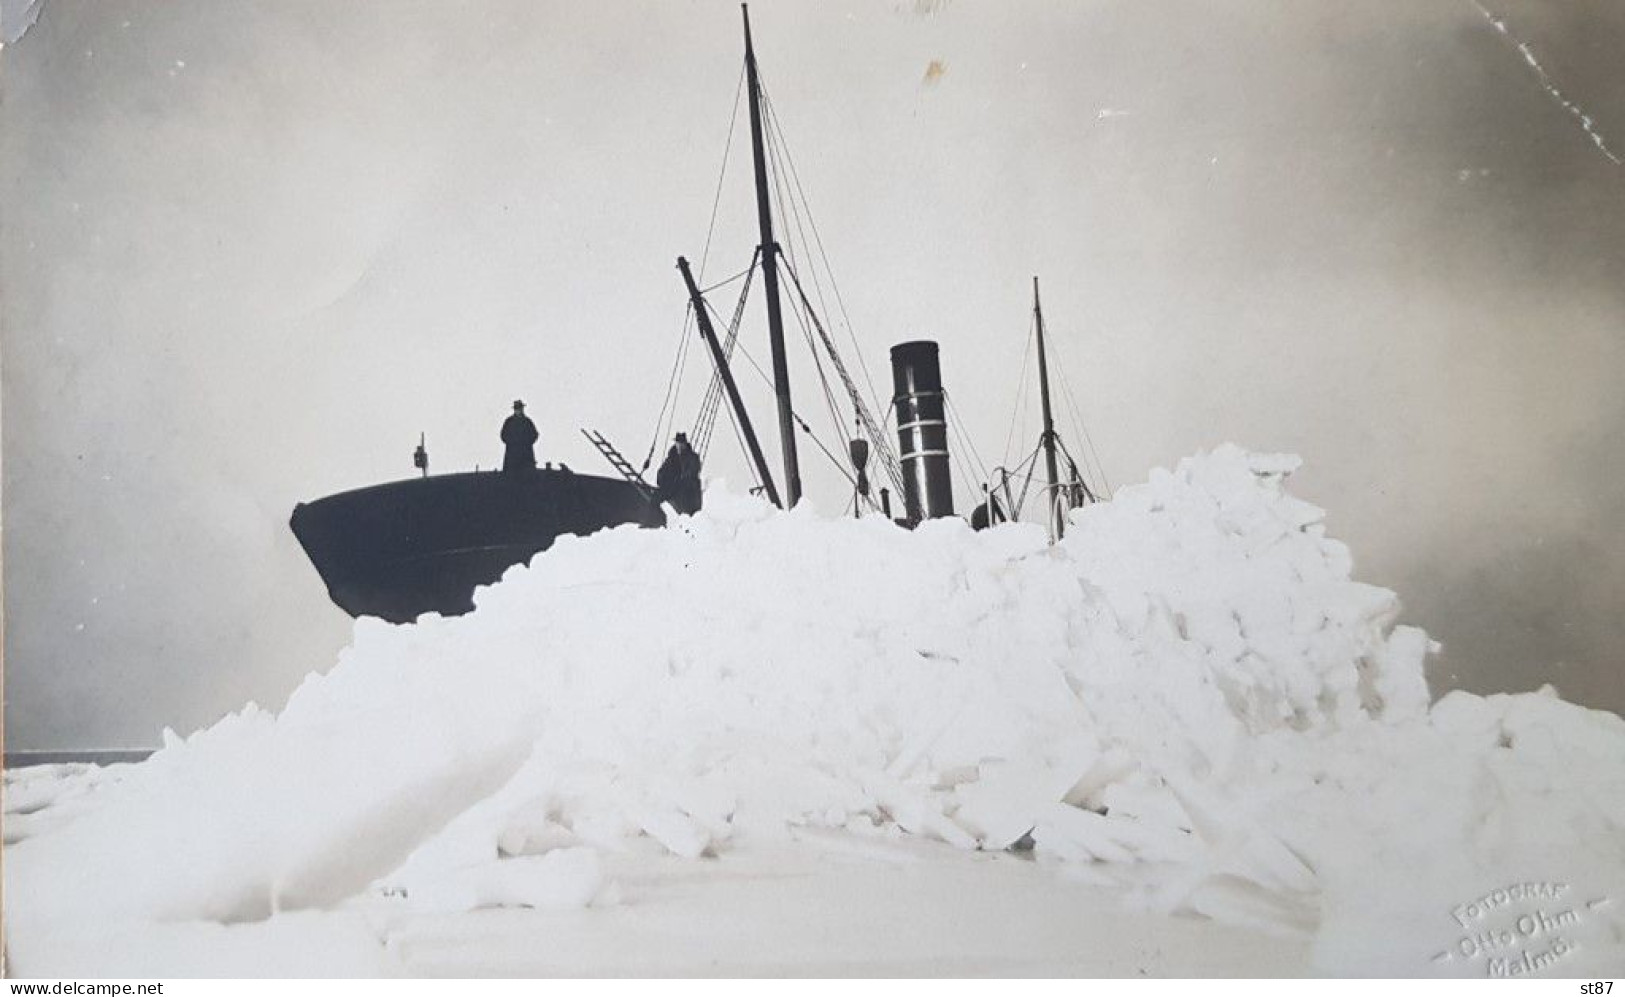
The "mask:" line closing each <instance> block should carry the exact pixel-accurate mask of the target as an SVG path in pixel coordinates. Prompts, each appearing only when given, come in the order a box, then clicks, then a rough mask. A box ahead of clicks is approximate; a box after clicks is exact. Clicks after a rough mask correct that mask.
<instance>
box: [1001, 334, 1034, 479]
mask: <svg viewBox="0 0 1625 997" xmlns="http://www.w3.org/2000/svg"><path fill="white" fill-rule="evenodd" d="M1036 327H1037V319H1036V317H1034V318H1029V319H1028V320H1027V348H1026V350H1025V351H1024V352H1023V353H1022V354H1021V376H1020V377H1019V378H1017V379H1016V401H1015V405H1014V406H1013V407H1012V409H1011V411H1010V430H1009V432H1007V433H1005V434H1004V457H1003V458H1002V460H1001V461H1000V462H1001V463H1003V464H1009V463H1010V445H1011V444H1012V443H1014V442H1015V439H1016V424H1017V423H1018V422H1020V421H1021V417H1022V416H1023V415H1026V414H1027V408H1026V399H1027V368H1028V367H1029V366H1030V365H1031V363H1032V358H1033V338H1034V337H1033V331H1034V329H1035V328H1036Z"/></svg>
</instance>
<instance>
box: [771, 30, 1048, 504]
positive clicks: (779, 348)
mask: <svg viewBox="0 0 1625 997" xmlns="http://www.w3.org/2000/svg"><path fill="white" fill-rule="evenodd" d="M739 8H740V12H741V13H742V14H743V15H744V17H745V83H746V86H747V87H748V88H749V90H750V149H751V157H752V159H753V160H754V162H755V165H756V221H757V224H758V226H759V227H760V228H761V231H762V287H763V289H764V290H765V291H766V292H767V334H768V339H769V341H770V342H771V343H772V346H773V393H774V394H775V395H777V396H778V400H779V445H780V447H781V448H783V450H784V491H785V500H786V503H787V504H786V507H787V508H788V507H790V506H794V505H795V504H796V503H797V502H799V501H800V500H801V462H800V461H799V460H798V459H797V457H796V432H795V414H794V410H793V409H791V407H790V367H789V365H788V364H787V363H785V359H784V316H783V315H781V314H780V312H779V268H778V258H779V246H778V243H776V242H774V241H773V209H772V208H771V206H770V205H769V202H768V191H767V156H766V153H765V151H764V149H763V138H762V83H761V80H760V79H758V78H757V76H756V50H755V49H754V48H752V47H751V43H750V7H749V6H748V5H746V4H740V5H739ZM1051 463H1052V465H1053V461H1052V462H1051ZM1051 476H1052V477H1053V475H1051Z"/></svg>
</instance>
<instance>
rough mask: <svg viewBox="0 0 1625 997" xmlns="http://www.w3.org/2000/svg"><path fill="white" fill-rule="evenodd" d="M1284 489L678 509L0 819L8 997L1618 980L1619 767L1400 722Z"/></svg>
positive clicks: (1344, 598) (1270, 461)
mask: <svg viewBox="0 0 1625 997" xmlns="http://www.w3.org/2000/svg"><path fill="white" fill-rule="evenodd" d="M1297 463H1298V462H1297V459H1296V458H1293V457H1289V456H1282V455H1269V454H1255V453H1248V452H1245V451H1243V450H1240V449H1238V448H1235V447H1230V446H1226V447H1222V448H1220V449H1218V450H1216V451H1214V452H1212V453H1207V454H1202V455H1198V456H1196V457H1192V458H1189V459H1187V460H1185V461H1183V462H1181V463H1180V464H1179V466H1178V467H1176V468H1174V469H1173V470H1171V471H1162V470H1159V471H1157V472H1154V473H1153V474H1152V476H1151V478H1150V480H1149V481H1147V482H1146V483H1144V484H1141V485H1137V486H1132V487H1127V488H1123V489H1121V490H1120V491H1119V492H1118V493H1117V495H1116V496H1115V497H1113V498H1112V499H1111V500H1110V501H1108V502H1103V503H1100V504H1097V505H1093V506H1089V507H1087V508H1084V509H1080V510H1077V511H1076V512H1074V513H1073V514H1072V519H1071V522H1070V525H1069V528H1068V530H1067V533H1066V536H1065V539H1064V540H1062V541H1061V542H1060V543H1056V544H1053V545H1051V544H1050V543H1049V542H1048V538H1047V536H1046V534H1045V532H1044V531H1043V530H1042V529H1041V528H1038V527H1035V526H1030V525H1020V524H1016V525H1007V526H1002V527H998V528H995V529H991V530H987V531H983V532H973V531H972V530H970V529H969V527H968V526H966V525H965V524H964V523H963V522H960V521H958V520H939V521H932V522H928V523H925V524H923V525H922V526H920V527H919V528H918V529H916V530H913V531H907V530H901V529H898V528H896V527H895V526H893V525H892V524H890V523H889V522H887V521H886V520H885V519H883V518H880V517H871V518H867V519H862V520H853V519H849V518H839V517H827V516H821V515H820V514H818V513H817V512H816V511H814V510H812V509H811V508H805V507H803V508H798V509H797V510H795V511H792V512H788V513H785V512H780V511H778V510H776V509H773V508H772V507H770V506H768V505H767V504H765V503H763V502H761V501H759V500H756V499H753V498H748V497H743V496H739V495H736V494H731V493H729V492H727V491H726V490H725V489H723V488H722V487H721V486H713V487H712V488H711V489H710V490H709V491H708V493H707V496H706V508H705V510H704V511H703V512H701V513H699V514H697V515H695V516H693V517H684V518H680V519H677V520H675V521H674V525H672V526H671V527H669V528H667V529H663V530H642V529H637V528H635V527H625V528H620V529H615V530H610V531H606V532H603V533H599V534H596V535H594V536H591V537H587V538H571V537H566V538H562V539H561V540H560V541H559V542H558V543H557V544H556V545H555V546H554V547H553V548H552V549H550V550H548V551H547V552H545V553H543V554H541V555H538V556H537V557H536V558H535V559H534V560H533V561H532V562H531V564H530V565H529V566H528V567H516V568H514V569H512V570H510V571H509V572H508V574H507V575H506V576H505V577H504V578H503V580H502V581H501V582H500V583H499V584H497V585H494V586H492V587H490V588H487V589H482V590H480V591H479V592H478V594H477V597H476V601H477V605H478V608H477V610H476V611H475V612H474V613H472V614H469V615H467V616H463V617H459V618H455V619H444V618H440V617H437V616H426V617H424V618H422V619H420V620H419V621H418V622H417V623H416V624H413V625H407V626H398V627H397V626H390V625H387V624H383V623H379V622H377V621H369V620H362V621H359V622H358V623H357V625H356V628H355V633H354V639H353V641H352V643H351V645H350V646H349V647H348V648H347V649H346V650H345V651H344V652H343V653H342V654H341V655H340V657H339V660H338V662H337V663H336V664H334V665H332V666H331V667H330V668H327V667H325V665H326V663H321V664H323V665H324V667H323V669H322V670H320V671H316V672H312V674H310V676H309V677H307V678H306V679H305V681H304V683H303V684H302V685H301V686H300V687H299V689H298V690H297V691H296V692H295V693H294V694H293V696H292V697H291V698H290V699H289V701H288V703H287V706H286V707H285V708H284V709H283V710H282V711H281V712H280V713H276V714H273V713H270V712H268V711H265V710H262V709H259V708H257V707H255V706H253V705H249V706H247V707H245V708H244V709H243V710H242V711H240V712H238V713H236V714H233V715H230V716H228V717H226V718H224V719H223V720H221V721H220V722H219V723H217V724H215V725H214V726H213V727H210V728H208V729H205V730H202V731H199V732H197V733H196V734H193V735H191V736H190V737H186V738H181V737H177V736H175V735H173V734H170V733H167V732H166V734H165V739H164V741H165V743H164V747H163V748H162V750H160V751H159V752H158V753H157V754H155V755H154V756H152V758H151V759H149V760H148V761H146V762H144V763H141V764H138V765H123V766H112V767H108V768H95V767H75V766H48V767H39V768H36V769H23V770H14V771H10V772H7V774H6V787H5V789H6V794H5V795H6V804H5V805H6V810H7V817H6V846H7V847H6V852H5V886H6V893H5V907H6V943H7V958H8V960H9V968H10V970H11V972H12V973H13V974H14V975H36V976H87V975H94V974H108V975H120V976H126V977H134V976H189V975H272V974H276V975H342V974H358V975H391V974H439V973H444V974H451V975H468V974H481V973H490V974H526V975H530V974H543V973H560V974H570V975H580V974H605V973H610V974H620V973H626V974H641V973H651V974H690V973H695V974H731V973H766V974H780V973H788V974H796V973H808V974H812V973H818V974H830V973H864V974H880V975H886V974H936V973H945V974H955V975H958V974H978V973H997V974H1011V975H1020V974H1028V973H1046V974H1051V973H1053V974H1068V973H1071V974H1080V975H1090V974H1100V975H1136V974H1150V975H1202V974H1215V975H1217V974H1223V975H1298V974H1330V975H1384V976H1393V975H1398V976H1503V975H1504V976H1524V975H1537V976H1539V975H1545V976H1575V975H1584V974H1596V973H1606V972H1613V973H1616V974H1617V973H1618V972H1619V971H1620V969H1621V968H1622V967H1625V721H1622V720H1621V718H1620V717H1618V716H1616V715H1614V714H1611V713H1604V712H1600V711H1593V710H1587V709H1584V708H1582V707H1579V706H1575V705H1572V704H1569V703H1566V702H1564V701H1562V700H1561V699H1560V698H1558V696H1557V695H1556V694H1555V693H1554V692H1552V691H1551V690H1549V689H1546V690H1541V691H1537V692H1531V693H1526V694H1520V695H1499V696H1489V697H1481V696H1476V695H1471V694H1468V693H1464V692H1460V691H1455V692H1449V693H1446V694H1445V695H1443V696H1441V697H1439V698H1438V699H1437V700H1434V699H1433V698H1432V696H1431V695H1430V692H1429V689H1428V686H1427V682H1426V680H1425V678H1424V664H1425V660H1426V659H1427V657H1428V656H1429V654H1431V653H1433V652H1434V651H1436V650H1437V648H1436V645H1434V644H1433V642H1432V641H1431V640H1430V639H1429V638H1428V636H1427V635H1426V634H1425V633H1424V632H1423V631H1421V630H1420V629H1417V628H1415V627H1412V626H1405V625H1398V624H1397V622H1396V621H1397V620H1398V617H1399V614H1400V602H1399V600H1398V598H1397V597H1396V595H1395V594H1394V593H1392V592H1390V591H1388V590H1386V589H1382V588H1378V587H1375V586H1372V585H1368V584H1363V583H1361V582H1357V581H1354V580H1353V579H1352V577H1351V573H1352V569H1353V560H1352V558H1351V555H1350V552H1349V551H1348V549H1347V548H1346V547H1345V546H1344V545H1343V544H1341V543H1339V542H1337V541H1335V540H1333V539H1330V538H1328V537H1327V536H1326V534H1325V529H1324V526H1323V513H1322V511H1321V510H1320V509H1318V508H1316V507H1314V506H1312V505H1310V504H1308V503H1306V502H1304V501H1302V500H1299V499H1297V498H1295V497H1293V496H1292V495H1291V494H1290V492H1289V491H1288V489H1287V487H1286V484H1287V479H1288V477H1289V476H1290V474H1291V472H1292V471H1293V470H1294V469H1295V468H1296V467H1297Z"/></svg>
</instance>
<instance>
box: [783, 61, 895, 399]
mask: <svg viewBox="0 0 1625 997" xmlns="http://www.w3.org/2000/svg"><path fill="white" fill-rule="evenodd" d="M763 98H764V99H765V100H766V103H767V110H768V115H769V120H770V121H771V123H772V127H773V128H774V130H776V131H777V132H778V133H779V137H780V140H781V141H782V143H783V145H784V158H785V162H786V163H787V164H788V165H789V167H790V181H791V183H793V184H794V185H795V188H796V192H797V194H799V195H800V197H801V203H802V204H803V205H805V206H806V209H807V225H808V227H809V228H810V229H811V230H812V234H813V243H814V245H816V246H817V247H818V256H819V259H820V260H822V261H823V264H824V272H825V273H827V274H829V282H830V289H831V291H833V292H834V294H835V304H836V306H837V307H839V308H840V310H841V319H842V321H844V322H845V323H846V335H847V338H848V339H850V340H851V342H852V348H853V349H854V350H856V351H857V354H858V366H859V368H860V369H861V370H862V372H863V381H864V384H865V385H866V386H867V387H868V389H869V402H870V404H872V405H874V406H876V407H877V408H878V407H879V405H880V395H879V393H878V392H876V391H875V384H874V378H873V377H871V376H870V374H869V364H868V362H867V361H866V360H865V359H864V357H863V346H862V344H860V343H859V342H858V337H857V331H856V330H855V329H854V328H853V325H852V316H851V315H850V314H849V313H848V312H847V309H846V300H845V299H844V298H843V297H842V295H841V286H840V284H839V282H837V281H836V279H835V269H834V268H833V267H832V266H830V262H829V254H828V253H827V252H825V250H824V238H823V236H822V235H821V234H820V233H819V231H818V222H817V220H816V219H814V218H813V215H812V202H810V201H809V200H808V199H807V194H806V191H805V190H804V189H803V188H802V186H801V175H800V173H798V172H797V171H796V163H795V159H794V157H793V156H791V154H790V143H789V140H788V139H786V138H785V137H784V128H783V126H782V125H781V124H780V122H779V116H778V111H776V110H775V109H774V107H773V101H772V100H771V99H770V98H768V97H767V94H766V93H765V91H764V93H763ZM803 243H805V237H803ZM808 255H811V253H810V252H809V254H808ZM815 276H816V274H815ZM815 283H816V281H815ZM819 292H820V293H819V304H820V305H822V304H823V295H822V289H821V288H819ZM824 310H825V311H826V312H827V311H828V310H829V308H828V306H825V307H824Z"/></svg>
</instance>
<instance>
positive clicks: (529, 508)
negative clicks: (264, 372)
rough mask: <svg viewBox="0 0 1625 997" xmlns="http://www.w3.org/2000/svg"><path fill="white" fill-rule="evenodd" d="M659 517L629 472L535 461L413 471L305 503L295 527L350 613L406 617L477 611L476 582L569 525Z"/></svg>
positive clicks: (573, 528) (586, 529)
mask: <svg viewBox="0 0 1625 997" xmlns="http://www.w3.org/2000/svg"><path fill="white" fill-rule="evenodd" d="M627 523H636V524H638V525H640V526H663V525H665V517H664V516H663V515H662V514H661V512H660V510H659V509H658V508H657V507H656V506H654V505H653V504H652V503H651V502H650V501H649V500H648V498H646V497H645V493H644V492H643V491H642V490H640V489H639V488H638V487H637V486H636V485H634V484H632V483H631V482H629V481H619V480H615V479H613V478H601V477H595V476H593V475H585V474H572V473H571V472H569V471H563V470H552V469H545V470H544V469H538V470H535V471H532V472H528V473H520V474H508V473H503V472H499V471H487V472H472V473H465V474H444V475H437V476H435V477H432V478H412V479H408V480H405V481H395V482H391V483H389V484H384V485H374V486H372V487H370V488H359V489H356V490H355V491H350V492H341V493H339V494H337V495H329V496H328V497H326V498H322V499H317V500H316V501H314V502H308V503H300V504H299V505H297V506H295V507H294V510H293V518H292V520H291V521H290V525H291V526H292V527H293V532H294V535H295V536H296V537H298V538H299V543H300V544H301V545H302V546H303V547H304V548H305V553H306V554H308V555H309V556H310V560H311V563H312V564H314V565H315V566H316V570H317V572H319V573H320V574H321V576H322V581H324V582H326V583H327V591H328V594H329V595H330V596H332V599H333V601H334V602H335V603H337V604H338V606H339V608H341V609H343V610H344V611H345V612H347V613H349V614H350V615H351V616H378V617H382V618H383V619H386V620H389V621H390V622H392V623H408V622H411V621H412V620H414V619H416V618H417V617H418V616H419V615H420V614H422V613H428V612H437V613H441V614H443V615H446V616H456V615H459V614H461V613H466V612H469V611H470V610H472V609H473V608H474V589H475V588H476V587H477V586H480V585H489V584H491V583H492V582H495V581H496V580H497V579H499V578H501V577H502V573H503V572H504V571H507V570H508V569H509V568H510V567H512V566H514V565H516V564H524V563H527V562H529V560H530V559H531V558H532V557H533V556H535V554H536V553H537V552H539V551H543V550H546V549H547V548H548V547H550V546H552V544H553V541H554V540H556V539H557V538H558V537H560V536H563V535H565V534H574V535H577V536H586V535H587V534H590V533H595V532H597V531H598V530H602V529H606V528H608V527H612V526H621V525H623V524H627Z"/></svg>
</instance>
